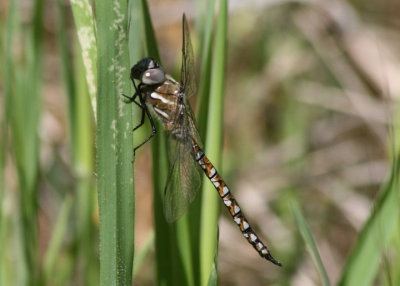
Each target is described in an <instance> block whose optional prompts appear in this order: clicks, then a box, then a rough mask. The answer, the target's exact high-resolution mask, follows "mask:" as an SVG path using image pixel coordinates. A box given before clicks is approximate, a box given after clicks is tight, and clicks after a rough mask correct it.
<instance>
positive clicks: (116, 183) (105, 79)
mask: <svg viewBox="0 0 400 286" xmlns="http://www.w3.org/2000/svg"><path fill="white" fill-rule="evenodd" d="M95 4H96V17H97V18H96V21H97V29H98V30H97V50H98V54H99V57H98V96H97V118H98V121H97V172H98V192H99V211H100V285H131V283H132V265H133V241H134V232H133V231H134V193H133V191H132V189H133V180H132V174H133V167H132V162H131V158H132V149H133V146H132V114H131V107H130V105H128V104H125V103H124V102H123V101H122V99H121V94H122V93H125V94H131V86H130V83H129V81H127V80H126V74H127V73H128V71H129V68H130V67H129V54H128V41H127V31H126V28H127V23H128V19H127V2H126V1H101V0H97V1H95Z"/></svg>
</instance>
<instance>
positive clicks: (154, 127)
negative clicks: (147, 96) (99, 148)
mask: <svg viewBox="0 0 400 286" xmlns="http://www.w3.org/2000/svg"><path fill="white" fill-rule="evenodd" d="M141 104H142V105H141V108H142V112H143V113H142V121H141V122H140V124H139V125H138V126H136V127H135V129H136V128H138V127H140V126H142V125H143V122H144V114H145V113H146V115H147V117H148V118H149V120H150V124H151V128H152V132H151V134H150V136H149V137H147V138H146V139H145V140H144V141H143V142H142V143H140V144H139V145H138V146H136V147H135V148H134V149H133V160H132V163H133V162H135V156H136V150H137V149H139V148H140V147H142V146H143V145H144V144H146V143H147V142H148V141H149V140H150V139H151V138H152V137H153V136H154V135H155V134H156V133H157V130H156V125H155V124H154V121H153V117H151V114H150V112H149V109H148V108H147V106H146V105H145V104H144V102H142V100H141ZM135 129H133V130H135Z"/></svg>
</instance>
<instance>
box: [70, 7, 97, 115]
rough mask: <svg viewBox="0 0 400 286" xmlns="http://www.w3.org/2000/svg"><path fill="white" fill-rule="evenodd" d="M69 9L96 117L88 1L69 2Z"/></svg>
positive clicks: (94, 62) (94, 61)
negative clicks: (70, 9) (72, 17)
mask: <svg viewBox="0 0 400 286" xmlns="http://www.w3.org/2000/svg"><path fill="white" fill-rule="evenodd" d="M71 8H72V13H73V16H74V22H75V26H76V30H77V33H78V39H79V43H80V46H81V49H82V53H81V55H82V59H83V63H84V66H85V70H86V81H87V84H88V89H89V95H90V100H91V104H92V108H93V114H94V115H95V116H96V93H97V70H96V66H97V46H96V29H95V25H94V18H93V11H92V7H91V5H90V3H89V1H88V0H71Z"/></svg>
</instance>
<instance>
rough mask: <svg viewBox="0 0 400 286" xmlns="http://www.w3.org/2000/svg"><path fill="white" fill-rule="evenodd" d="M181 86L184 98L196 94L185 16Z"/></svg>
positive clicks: (184, 16)
mask: <svg viewBox="0 0 400 286" xmlns="http://www.w3.org/2000/svg"><path fill="white" fill-rule="evenodd" d="M181 84H182V86H183V88H184V90H185V95H186V98H190V97H191V96H192V95H194V94H195V93H196V92H197V85H196V72H195V68H194V56H193V47H192V42H191V40H190V32H189V25H188V23H187V21H186V15H185V14H183V17H182V69H181Z"/></svg>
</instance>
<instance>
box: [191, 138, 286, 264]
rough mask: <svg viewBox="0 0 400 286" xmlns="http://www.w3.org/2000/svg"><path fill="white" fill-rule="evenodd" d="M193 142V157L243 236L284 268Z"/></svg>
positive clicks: (261, 253)
mask: <svg viewBox="0 0 400 286" xmlns="http://www.w3.org/2000/svg"><path fill="white" fill-rule="evenodd" d="M192 142H193V156H194V159H195V160H196V161H197V163H198V164H199V165H200V167H201V168H202V169H203V171H204V173H205V174H206V176H207V177H208V179H210V181H211V183H212V184H213V185H214V187H215V189H216V190H217V191H218V194H219V195H220V197H221V199H222V200H223V202H224V204H225V206H226V208H227V209H228V211H229V213H230V214H231V216H232V218H233V220H234V221H235V223H236V224H237V225H238V226H239V228H240V231H241V232H242V234H243V236H244V237H245V238H246V239H247V241H248V242H249V243H250V244H251V245H252V246H253V247H254V249H255V250H256V251H257V252H258V254H259V255H260V256H261V257H263V258H265V259H267V260H269V261H271V262H272V263H274V264H276V265H278V266H282V264H281V263H280V262H278V261H276V260H275V259H274V258H273V257H272V256H271V254H270V252H269V250H268V248H267V247H266V246H265V244H264V243H263V242H262V241H261V240H260V238H259V237H258V235H257V234H256V233H255V232H254V230H253V229H252V228H251V226H250V224H249V222H248V221H247V219H246V217H245V216H244V214H243V213H242V211H241V209H240V206H239V204H238V203H237V201H236V200H235V198H234V197H233V195H232V193H231V192H230V190H229V188H228V186H227V185H226V183H225V181H224V180H223V179H222V178H221V176H220V175H219V174H218V172H217V170H216V169H215V167H214V166H213V164H212V163H211V162H210V160H209V159H208V158H207V156H206V155H205V154H204V152H203V150H201V148H200V147H199V146H198V144H197V143H196V142H195V141H194V140H192Z"/></svg>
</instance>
